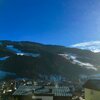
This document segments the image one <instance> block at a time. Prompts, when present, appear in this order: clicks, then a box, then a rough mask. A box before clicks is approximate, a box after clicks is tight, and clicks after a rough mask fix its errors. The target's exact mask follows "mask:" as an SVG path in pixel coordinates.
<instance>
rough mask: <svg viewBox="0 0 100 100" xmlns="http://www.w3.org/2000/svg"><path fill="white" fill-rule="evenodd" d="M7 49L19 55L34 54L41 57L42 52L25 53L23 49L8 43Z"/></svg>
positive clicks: (33, 55)
mask: <svg viewBox="0 0 100 100" xmlns="http://www.w3.org/2000/svg"><path fill="white" fill-rule="evenodd" d="M7 49H9V50H11V51H13V52H15V53H16V54H17V55H20V56H24V55H25V56H32V57H39V56H40V54H38V53H25V52H22V51H21V50H19V49H17V48H14V46H13V45H7Z"/></svg>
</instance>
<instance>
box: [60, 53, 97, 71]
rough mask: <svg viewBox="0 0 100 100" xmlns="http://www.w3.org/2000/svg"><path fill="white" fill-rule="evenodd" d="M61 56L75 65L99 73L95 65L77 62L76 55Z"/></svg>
mask: <svg viewBox="0 0 100 100" xmlns="http://www.w3.org/2000/svg"><path fill="white" fill-rule="evenodd" d="M59 55H60V56H63V57H64V58H65V59H67V60H72V63H73V64H78V65H80V66H85V68H87V69H92V70H95V71H97V68H95V67H94V65H92V64H90V63H85V62H82V61H79V60H77V56H76V55H72V54H59Z"/></svg>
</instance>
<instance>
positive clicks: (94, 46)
mask: <svg viewBox="0 0 100 100" xmlns="http://www.w3.org/2000/svg"><path fill="white" fill-rule="evenodd" d="M71 47H74V48H79V49H86V50H90V51H92V52H95V53H97V52H100V41H90V42H83V43H78V44H74V45H71Z"/></svg>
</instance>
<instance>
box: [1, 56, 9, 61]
mask: <svg viewBox="0 0 100 100" xmlns="http://www.w3.org/2000/svg"><path fill="white" fill-rule="evenodd" d="M8 58H9V56H6V57H0V61H3V60H6V59H8Z"/></svg>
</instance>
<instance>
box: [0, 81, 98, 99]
mask: <svg viewBox="0 0 100 100" xmlns="http://www.w3.org/2000/svg"><path fill="white" fill-rule="evenodd" d="M98 98H100V79H89V80H87V81H85V83H84V84H83V83H82V82H74V83H72V82H71V81H64V82H60V83H58V82H51V81H42V80H37V81H36V80H29V79H19V80H6V81H1V82H0V100H98Z"/></svg>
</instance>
